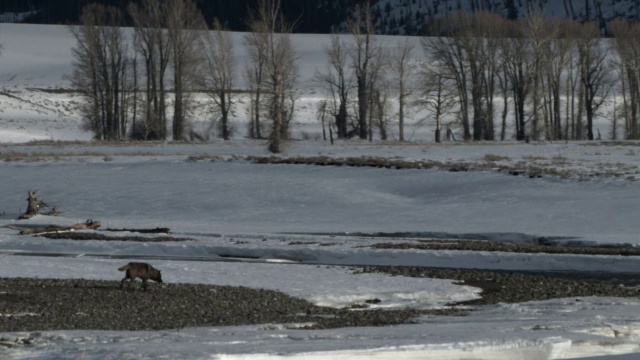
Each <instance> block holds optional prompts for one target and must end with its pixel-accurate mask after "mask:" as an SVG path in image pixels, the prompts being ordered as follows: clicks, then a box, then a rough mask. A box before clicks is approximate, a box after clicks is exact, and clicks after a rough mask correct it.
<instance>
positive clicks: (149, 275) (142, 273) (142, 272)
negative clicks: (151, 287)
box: [118, 262, 162, 290]
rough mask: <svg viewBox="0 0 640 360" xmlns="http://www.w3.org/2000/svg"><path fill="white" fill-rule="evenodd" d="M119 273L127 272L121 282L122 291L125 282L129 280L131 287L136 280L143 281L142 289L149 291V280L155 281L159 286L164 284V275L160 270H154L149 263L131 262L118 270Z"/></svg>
mask: <svg viewBox="0 0 640 360" xmlns="http://www.w3.org/2000/svg"><path fill="white" fill-rule="evenodd" d="M118 270H119V271H126V274H125V276H124V279H122V281H120V289H122V286H123V285H124V282H125V281H127V279H128V280H129V287H131V283H132V282H133V280H135V279H136V278H140V279H142V288H143V289H144V290H147V280H153V281H155V282H157V283H159V284H162V274H160V270H158V269H156V268H154V267H153V266H151V265H149V264H147V263H139V262H130V263H128V264H127V265H125V266H123V267H120V268H118Z"/></svg>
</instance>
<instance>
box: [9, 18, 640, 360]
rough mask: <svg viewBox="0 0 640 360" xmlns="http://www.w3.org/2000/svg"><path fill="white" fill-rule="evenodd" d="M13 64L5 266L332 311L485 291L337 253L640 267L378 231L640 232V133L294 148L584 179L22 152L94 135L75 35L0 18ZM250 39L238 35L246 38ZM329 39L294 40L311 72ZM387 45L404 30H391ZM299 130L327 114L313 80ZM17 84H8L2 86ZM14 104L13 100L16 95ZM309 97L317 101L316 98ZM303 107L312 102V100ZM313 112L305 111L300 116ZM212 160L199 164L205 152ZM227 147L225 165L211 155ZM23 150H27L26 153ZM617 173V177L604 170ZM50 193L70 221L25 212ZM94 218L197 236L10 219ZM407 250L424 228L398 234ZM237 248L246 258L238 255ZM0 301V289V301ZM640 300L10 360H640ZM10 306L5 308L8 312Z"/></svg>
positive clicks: (19, 351)
mask: <svg viewBox="0 0 640 360" xmlns="http://www.w3.org/2000/svg"><path fill="white" fill-rule="evenodd" d="M0 36H1V38H0V39H1V41H2V43H3V45H4V51H3V54H2V57H0V86H2V87H3V89H4V94H5V95H2V96H0V105H1V106H2V112H0V142H2V143H5V144H6V145H3V146H0V179H1V180H0V181H1V185H2V186H0V277H40V278H74V277H77V276H82V277H84V278H91V279H109V280H119V279H120V276H121V273H119V272H118V271H117V270H116V268H117V267H118V266H120V265H121V264H123V263H124V262H126V261H128V260H129V259H147V260H146V261H150V262H151V263H152V264H153V265H155V266H157V267H158V268H160V269H161V270H162V271H163V278H165V281H167V282H195V283H210V284H218V285H236V286H247V287H254V288H268V289H274V290H279V291H282V292H284V293H287V294H290V295H293V296H296V297H300V298H305V299H308V300H310V301H312V302H314V303H317V304H320V305H325V306H337V307H342V306H347V305H351V304H354V303H361V302H362V301H364V300H366V299H371V298H378V299H380V300H382V301H381V302H380V303H379V304H378V305H375V306H379V307H386V308H397V307H413V308H439V307H443V306H446V304H447V303H450V302H452V301H460V300H465V299H473V298H476V297H478V296H480V295H479V289H477V288H472V287H466V286H459V285H455V284H453V282H452V281H447V280H435V279H414V278H400V277H390V276H387V275H382V274H357V273H354V271H353V270H352V269H350V268H349V267H345V266H337V265H355V264H373V265H418V266H438V267H466V268H484V269H507V270H509V269H512V270H515V269H529V270H556V271H561V270H571V271H602V272H611V273H613V274H615V273H618V272H624V273H638V272H639V270H638V269H640V266H639V265H640V259H636V258H634V257H618V256H579V255H545V254H536V255H527V254H509V253H472V252H464V251H418V250H379V249H373V248H371V247H370V246H369V245H372V244H374V243H376V242H381V241H389V240H388V239H380V238H377V237H374V236H367V235H366V234H373V233H378V232H384V233H393V232H404V233H413V234H415V235H421V236H423V237H441V238H449V237H457V238H465V237H470V236H482V237H483V238H485V239H488V240H491V241H524V242H526V241H534V240H535V239H537V238H539V237H548V238H557V239H560V240H570V241H574V242H576V243H579V242H583V243H585V244H588V243H592V242H596V243H607V244H631V245H634V246H636V245H637V244H638V243H639V240H638V236H637V231H638V226H637V223H638V221H637V219H638V218H639V217H640V211H638V193H639V190H640V183H639V182H638V181H636V180H635V179H636V177H637V176H638V174H639V171H640V161H639V160H638V156H637V155H636V152H637V151H638V149H640V148H638V146H640V144H638V143H623V144H613V143H609V144H598V145H597V146H594V145H592V144H588V143H568V144H565V143H555V144H516V143H505V144H499V143H495V144H475V145H460V144H447V145H435V144H431V143H426V142H413V143H409V144H396V143H371V144H370V143H361V142H357V141H354V142H346V143H344V142H340V143H337V144H336V145H333V146H332V145H330V144H328V143H323V142H320V141H295V142H292V143H291V144H289V145H288V146H287V148H286V149H285V153H284V156H317V155H324V156H331V157H349V156H354V157H363V156H379V157H387V158H393V159H407V160H412V161H437V162H451V163H463V162H464V163H467V164H472V165H473V164H483V166H487V165H486V164H487V163H490V161H493V163H495V165H496V167H497V166H498V165H508V166H511V167H517V168H522V169H525V170H527V169H529V168H532V167H534V166H535V167H540V166H542V167H546V168H553V169H557V170H562V171H568V172H569V173H571V174H573V176H571V177H568V178H560V177H553V176H545V177H543V178H538V179H530V178H528V177H527V176H510V175H506V174H505V173H504V172H498V171H496V170H491V169H488V168H487V169H486V170H483V171H480V170H476V171H469V172H448V171H445V170H441V169H431V170H392V169H377V168H350V167H314V166H309V165H257V164H253V163H250V162H248V161H246V160H245V157H246V156H250V155H253V156H265V155H267V152H266V146H265V144H264V143H262V142H252V141H249V140H239V139H238V140H234V141H231V142H227V143H224V142H221V141H213V142H210V143H205V144H153V145H145V144H131V145H128V146H109V145H104V144H102V145H101V144H87V143H51V144H40V145H38V144H33V143H32V144H25V142H28V141H32V140H88V139H89V135H88V134H86V133H82V132H80V131H79V128H78V123H79V120H78V119H77V117H76V116H75V114H74V112H73V110H72V108H71V107H69V106H66V105H65V104H69V103H70V102H71V101H79V100H78V99H75V98H74V97H73V96H72V95H70V94H64V93H48V92H43V91H39V90H33V88H39V89H42V88H45V89H55V88H58V87H64V84H65V80H64V74H69V73H70V52H69V48H70V47H71V46H72V45H73V41H71V39H70V37H69V35H68V34H67V33H66V31H65V29H64V28H63V27H51V26H27V25H2V26H0ZM236 36H239V35H236ZM326 40H327V38H323V37H321V36H298V37H296V43H297V44H299V47H300V48H301V49H302V50H301V52H302V54H301V56H302V59H306V60H305V61H306V62H305V64H306V65H305V67H304V68H303V73H304V74H307V75H308V74H309V73H311V74H312V73H313V71H314V69H313V67H314V66H323V60H322V58H321V57H320V56H319V55H320V54H321V53H322V43H323V42H324V41H326ZM387 41H391V40H390V38H389V39H387ZM303 84H304V91H303V93H304V94H306V95H307V99H309V100H308V103H306V104H304V103H303V110H302V111H301V113H300V118H301V119H303V120H301V122H302V124H299V126H309V128H315V129H316V131H317V130H318V127H319V125H318V124H316V123H314V121H315V120H310V119H314V117H313V114H312V111H313V108H314V106H313V100H312V99H313V98H314V97H313V96H316V97H317V96H318V95H317V94H314V93H315V92H316V91H317V90H315V88H314V86H313V83H312V82H311V81H310V76H308V77H307V78H306V80H304V81H303ZM6 93H8V94H9V96H6ZM11 96H14V97H11ZM305 109H306V110H305ZM305 111H306V112H305ZM304 119H306V121H305V120H304ZM198 158H199V159H202V160H199V161H194V160H195V159H198ZM210 158H215V159H218V160H217V161H214V162H211V161H208V160H207V159H210ZM11 160H18V161H11ZM606 174H609V175H612V176H605V175H606ZM34 189H39V192H40V195H41V196H42V198H43V200H44V201H45V202H47V203H48V204H49V205H52V206H54V205H55V206H57V207H58V208H59V209H60V210H61V211H62V212H63V214H62V216H59V217H47V216H38V217H36V218H34V219H32V220H29V221H26V222H25V221H22V222H18V221H16V220H14V219H15V218H16V217H17V216H18V215H19V214H20V213H21V212H22V211H24V209H25V206H26V201H25V198H26V195H27V190H34ZM88 218H92V219H96V220H100V221H101V222H102V224H103V227H109V228H122V227H130V228H141V227H145V228H150V227H156V226H162V227H165V226H166V227H170V228H171V229H172V231H173V233H174V234H175V235H176V236H180V237H189V238H192V239H193V240H192V241H187V242H175V243H132V242H100V241H84V242H77V241H70V240H48V239H44V238H40V237H32V236H20V235H17V231H16V230H14V229H12V228H10V227H11V226H25V225H27V226H30V225H42V224H57V225H67V224H73V223H77V222H83V221H85V220H86V219H88ZM400 240H402V241H406V242H411V241H416V239H411V238H407V239H400ZM230 260H232V261H230ZM1 296H3V294H0V297H1ZM639 306H640V300H639V299H619V298H596V297H593V298H579V299H578V298H566V299H556V300H550V301H538V302H529V303H523V304H498V305H493V306H486V307H480V308H477V309H475V311H472V312H470V314H469V316H465V317H438V316H430V317H425V318H420V319H416V321H415V323H414V324H410V325H409V324H407V325H400V326H393V327H381V328H346V329H333V330H318V331H315V330H314V331H307V330H297V329H295V328H296V324H261V325H256V326H243V327H220V328H198V329H179V330H165V331H158V332H122V331H118V332H106V331H47V332H33V333H13V334H0V338H8V339H15V338H29V339H30V342H31V345H29V346H26V345H25V346H16V347H12V348H5V347H2V346H0V358H2V359H80V358H81V359H125V358H126V359H158V358H167V359H276V358H303V359H416V358H422V359H563V358H598V359H600V358H606V359H615V360H619V359H636V358H638V357H640V355H639V354H640V345H638V344H639V340H640V311H638V310H640V308H639ZM6 315H11V314H4V313H2V309H1V308H0V316H6Z"/></svg>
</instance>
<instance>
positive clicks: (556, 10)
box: [373, 0, 640, 34]
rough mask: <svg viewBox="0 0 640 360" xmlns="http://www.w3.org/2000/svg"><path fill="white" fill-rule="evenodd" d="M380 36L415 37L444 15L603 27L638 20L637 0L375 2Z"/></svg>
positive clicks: (414, 0) (638, 0) (638, 2)
mask: <svg viewBox="0 0 640 360" xmlns="http://www.w3.org/2000/svg"><path fill="white" fill-rule="evenodd" d="M373 11H374V14H375V15H376V16H377V17H378V19H379V21H380V32H381V33H384V34H417V33H419V32H421V31H422V30H423V29H424V28H425V26H426V25H427V24H428V23H429V21H430V20H431V19H433V18H438V17H442V16H444V15H445V14H447V13H448V12H452V11H464V12H468V13H473V12H476V11H488V12H494V13H499V14H502V15H503V16H505V17H507V18H510V19H517V18H522V17H526V16H527V15H528V14H530V13H532V12H535V13H540V14H544V15H545V16H549V17H555V18H563V19H566V18H568V19H573V20H576V21H578V22H588V21H596V22H597V23H599V24H600V25H601V27H603V28H604V27H605V26H606V23H607V22H608V21H609V20H611V19H613V18H617V17H622V18H626V19H640V0H580V1H576V0H378V1H377V2H376V5H375V6H374V8H373Z"/></svg>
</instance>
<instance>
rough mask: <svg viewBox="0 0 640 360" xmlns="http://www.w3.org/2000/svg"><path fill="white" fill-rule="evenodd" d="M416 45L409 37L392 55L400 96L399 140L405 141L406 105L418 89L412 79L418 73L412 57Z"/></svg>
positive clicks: (393, 74) (398, 94)
mask: <svg viewBox="0 0 640 360" xmlns="http://www.w3.org/2000/svg"><path fill="white" fill-rule="evenodd" d="M414 49H415V45H414V44H413V43H412V42H411V40H410V39H409V38H407V39H405V40H404V42H402V44H401V45H400V46H399V47H398V48H397V49H396V51H395V52H394V53H393V54H392V55H391V59H390V62H391V66H390V68H391V73H392V76H393V78H394V80H395V81H396V87H397V96H398V140H399V141H404V140H405V138H404V127H405V124H404V123H405V119H404V117H405V107H406V105H407V103H408V102H409V98H410V97H411V96H412V95H413V93H414V92H415V90H416V86H415V85H416V83H415V81H412V79H413V77H414V75H415V74H416V64H415V62H414V60H413V58H412V55H413V51H414Z"/></svg>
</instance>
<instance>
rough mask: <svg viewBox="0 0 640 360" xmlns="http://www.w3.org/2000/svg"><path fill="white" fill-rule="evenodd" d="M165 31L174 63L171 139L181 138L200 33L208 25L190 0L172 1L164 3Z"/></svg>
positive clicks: (189, 100)
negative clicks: (165, 13) (165, 4)
mask: <svg viewBox="0 0 640 360" xmlns="http://www.w3.org/2000/svg"><path fill="white" fill-rule="evenodd" d="M166 11H167V15H166V17H167V33H168V36H169V41H170V46H171V50H172V51H171V55H172V57H171V65H172V66H173V84H174V94H175V95H174V96H175V98H174V107H173V126H172V128H173V139H174V140H180V139H182V138H183V137H184V132H185V126H186V124H187V122H188V118H187V116H188V114H189V113H190V112H191V111H192V109H191V108H192V102H191V99H190V94H191V93H193V90H194V88H195V84H196V83H197V80H198V74H197V68H198V64H199V62H200V59H199V55H200V51H199V49H198V47H197V45H198V43H199V39H200V33H201V32H202V31H203V30H205V29H206V28H207V25H206V23H205V21H204V18H203V17H202V13H201V12H200V10H199V9H198V6H197V5H196V3H195V2H193V1H192V0H171V1H169V2H168V4H167V8H166Z"/></svg>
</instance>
